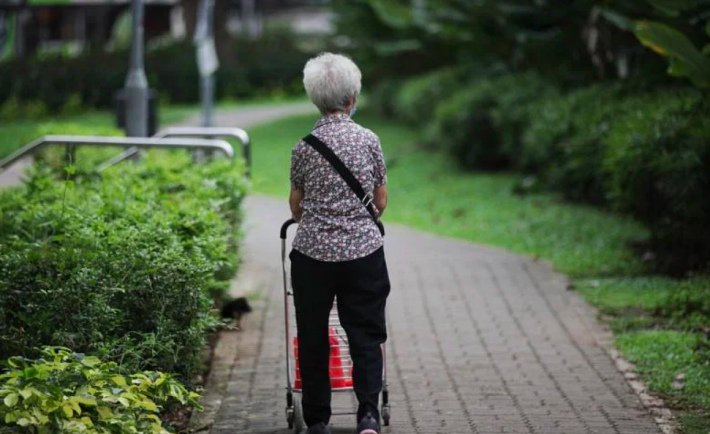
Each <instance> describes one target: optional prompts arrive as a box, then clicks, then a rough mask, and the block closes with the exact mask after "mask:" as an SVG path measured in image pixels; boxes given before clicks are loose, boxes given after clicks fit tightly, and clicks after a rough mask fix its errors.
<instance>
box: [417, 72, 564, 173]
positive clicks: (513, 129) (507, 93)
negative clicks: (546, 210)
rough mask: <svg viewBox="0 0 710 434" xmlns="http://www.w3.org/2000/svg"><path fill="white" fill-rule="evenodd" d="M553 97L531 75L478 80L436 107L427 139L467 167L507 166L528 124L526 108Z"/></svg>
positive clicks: (516, 151)
mask: <svg viewBox="0 0 710 434" xmlns="http://www.w3.org/2000/svg"><path fill="white" fill-rule="evenodd" d="M555 93H556V91H555V89H554V88H553V87H552V86H550V85H549V84H548V83H547V82H546V81H545V80H543V79H542V78H541V77H540V76H538V75H537V74H535V73H526V74H518V75H507V76H502V77H498V78H491V79H480V80H478V81H475V82H473V83H472V84H471V85H470V86H469V87H467V88H465V89H464V90H462V91H461V92H459V93H457V94H456V95H454V96H453V97H452V98H450V99H449V100H447V101H445V102H443V103H442V104H440V105H439V107H438V108H437V110H436V113H435V116H434V122H433V123H432V125H431V126H430V129H429V134H428V135H429V140H430V141H431V142H432V143H434V144H439V145H440V146H445V147H448V149H449V150H450V152H451V153H452V155H453V156H454V157H455V158H456V159H457V161H459V162H460V163H461V164H462V165H463V166H464V167H466V168H479V169H501V168H505V167H508V166H509V165H510V163H511V161H513V160H514V157H515V155H516V154H517V153H518V149H519V148H520V143H519V142H520V136H521V134H522V132H523V131H524V128H525V126H526V125H527V122H528V110H527V105H528V104H529V103H531V102H534V101H536V100H538V99H541V98H545V97H546V96H547V95H554V94H555Z"/></svg>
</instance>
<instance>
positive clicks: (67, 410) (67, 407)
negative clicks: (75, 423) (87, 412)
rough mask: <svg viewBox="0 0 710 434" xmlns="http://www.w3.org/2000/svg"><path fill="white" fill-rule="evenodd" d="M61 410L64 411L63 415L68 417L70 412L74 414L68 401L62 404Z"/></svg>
mask: <svg viewBox="0 0 710 434" xmlns="http://www.w3.org/2000/svg"><path fill="white" fill-rule="evenodd" d="M62 411H63V412H64V415H65V416H66V417H69V418H71V417H72V414H74V411H73V410H72V406H71V404H69V403H67V404H64V405H62Z"/></svg>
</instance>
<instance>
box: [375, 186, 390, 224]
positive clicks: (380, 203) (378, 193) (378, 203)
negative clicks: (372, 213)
mask: <svg viewBox="0 0 710 434" xmlns="http://www.w3.org/2000/svg"><path fill="white" fill-rule="evenodd" d="M373 194H374V196H375V198H374V199H373V200H372V203H374V204H375V208H377V211H379V213H380V217H382V214H384V213H385V208H387V186H386V185H381V186H379V187H376V188H375V191H374V193H373Z"/></svg>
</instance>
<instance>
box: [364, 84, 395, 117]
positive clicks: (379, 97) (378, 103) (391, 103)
mask: <svg viewBox="0 0 710 434" xmlns="http://www.w3.org/2000/svg"><path fill="white" fill-rule="evenodd" d="M401 87H402V82H401V81H400V80H396V79H388V80H384V81H381V82H379V83H377V84H376V85H375V86H374V88H373V90H372V93H371V94H370V96H369V98H368V99H367V106H368V108H370V109H371V110H372V111H374V112H375V113H378V114H380V115H382V116H384V117H387V118H396V116H397V113H396V108H395V101H396V98H397V95H398V94H399V90H400V88H401Z"/></svg>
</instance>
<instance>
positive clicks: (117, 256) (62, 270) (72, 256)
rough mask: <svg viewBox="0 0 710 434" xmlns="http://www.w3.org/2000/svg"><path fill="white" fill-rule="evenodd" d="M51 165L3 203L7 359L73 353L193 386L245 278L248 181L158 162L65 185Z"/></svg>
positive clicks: (77, 177) (218, 169)
mask: <svg viewBox="0 0 710 434" xmlns="http://www.w3.org/2000/svg"><path fill="white" fill-rule="evenodd" d="M45 160H46V161H47V162H48V163H49V164H48V165H44V166H43V167H42V168H39V169H37V170H35V171H34V173H33V174H32V176H31V177H30V179H29V180H28V181H27V182H26V183H25V184H24V185H23V186H22V187H20V188H16V189H12V190H5V191H2V192H1V193H0V299H3V300H4V302H3V303H2V304H0V358H7V357H9V356H15V355H28V356H31V355H33V354H34V351H35V350H34V349H35V348H37V347H39V346H41V345H61V346H66V347H69V348H71V349H73V350H76V351H80V352H89V353H92V354H96V355H98V356H100V357H101V358H105V359H107V360H113V361H116V362H119V364H120V365H121V367H123V368H125V369H126V370H127V371H128V372H135V371H138V370H142V369H159V370H162V371H166V372H177V373H179V374H182V375H184V376H186V378H189V375H190V373H191V372H192V370H193V369H194V368H195V367H196V365H197V363H198V357H199V352H200V350H201V348H202V347H203V344H204V338H205V332H206V330H208V329H209V328H211V327H214V326H215V325H216V324H217V320H216V319H215V318H214V317H212V316H211V315H210V310H211V306H212V299H211V297H210V294H209V293H210V291H212V290H220V289H223V288H225V287H226V286H227V282H226V281H227V280H228V279H229V278H231V276H232V275H233V274H234V272H235V270H236V266H237V257H238V256H237V254H238V251H237V248H238V240H239V230H238V227H239V223H240V220H241V219H240V205H241V201H242V199H243V197H244V194H245V181H244V177H243V170H242V169H241V168H240V167H239V166H235V165H234V164H233V163H232V162H231V161H229V162H228V161H225V160H222V161H215V162H212V163H209V164H206V165H194V164H192V162H191V159H190V158H189V157H188V156H187V155H186V153H177V154H171V156H170V157H167V156H166V155H165V154H164V153H160V154H157V153H156V154H151V155H150V156H149V157H148V158H147V159H146V160H145V161H144V162H143V163H141V164H138V165H123V166H117V167H116V168H114V169H111V170H109V171H107V172H104V174H102V175H96V174H90V173H86V174H83V175H82V174H81V173H75V172H76V168H75V167H73V166H71V167H69V168H68V170H66V171H65V173H64V176H63V178H67V177H68V178H72V180H70V181H64V182H58V181H57V170H58V169H60V166H61V163H59V160H58V159H57V158H54V157H53V156H52V155H48V156H47V157H46V158H45Z"/></svg>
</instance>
